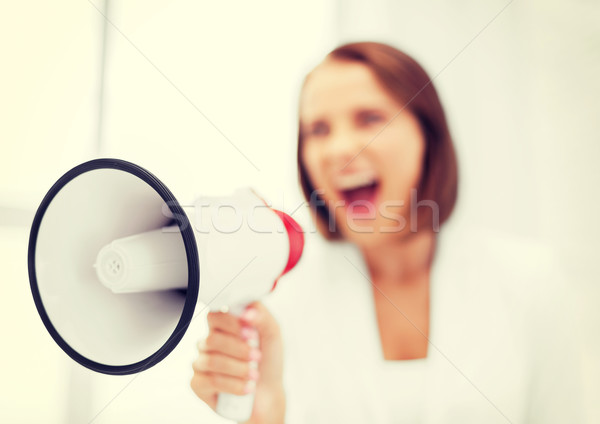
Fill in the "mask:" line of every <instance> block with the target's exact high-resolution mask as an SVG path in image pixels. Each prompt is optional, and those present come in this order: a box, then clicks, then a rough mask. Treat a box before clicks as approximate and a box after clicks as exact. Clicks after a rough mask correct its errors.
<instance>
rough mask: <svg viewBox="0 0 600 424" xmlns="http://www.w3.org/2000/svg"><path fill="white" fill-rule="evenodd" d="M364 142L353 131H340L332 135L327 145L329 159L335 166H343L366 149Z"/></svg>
mask: <svg viewBox="0 0 600 424" xmlns="http://www.w3.org/2000/svg"><path fill="white" fill-rule="evenodd" d="M364 145H365V140H363V139H362V138H361V137H360V136H359V135H358V134H357V133H356V132H354V131H351V130H338V131H336V132H334V133H332V134H331V138H330V140H329V143H327V157H328V159H329V161H330V162H332V163H334V164H341V165H342V166H343V165H344V164H346V163H347V162H348V161H350V160H352V159H353V158H354V157H355V156H356V155H357V154H359V153H360V151H361V150H362V149H363V148H364Z"/></svg>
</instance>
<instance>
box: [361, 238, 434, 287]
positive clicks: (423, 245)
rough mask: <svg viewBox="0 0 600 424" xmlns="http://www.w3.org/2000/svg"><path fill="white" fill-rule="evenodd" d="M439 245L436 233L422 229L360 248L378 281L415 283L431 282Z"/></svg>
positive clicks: (374, 280) (375, 281) (395, 283)
mask: <svg viewBox="0 0 600 424" xmlns="http://www.w3.org/2000/svg"><path fill="white" fill-rule="evenodd" d="M435 246H436V233H434V232H432V231H420V232H417V233H411V234H409V235H408V236H407V237H404V238H401V239H396V240H394V241H392V242H390V243H385V244H381V245H377V246H367V247H361V248H360V249H361V251H362V253H363V256H364V258H365V261H366V263H367V267H368V269H369V272H370V274H371V278H372V279H373V282H374V283H376V284H378V283H381V284H388V283H393V284H394V285H397V284H401V285H415V284H419V283H420V282H426V281H429V278H428V277H429V270H430V268H431V263H432V260H433V254H434V251H435Z"/></svg>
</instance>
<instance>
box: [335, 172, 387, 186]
mask: <svg viewBox="0 0 600 424" xmlns="http://www.w3.org/2000/svg"><path fill="white" fill-rule="evenodd" d="M375 182H377V175H376V174H375V172H371V171H366V172H355V173H353V174H345V175H338V176H337V177H336V178H335V181H334V183H335V186H336V188H337V189H338V190H352V189H355V188H359V187H366V186H370V185H371V184H373V183H375Z"/></svg>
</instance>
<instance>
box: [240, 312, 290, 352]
mask: <svg viewBox="0 0 600 424" xmlns="http://www.w3.org/2000/svg"><path fill="white" fill-rule="evenodd" d="M240 318H241V320H242V322H243V323H244V324H245V325H247V326H250V327H254V328H256V330H257V331H258V334H259V337H260V342H261V345H263V343H268V342H270V341H271V340H277V339H280V338H281V334H280V330H279V324H278V323H277V321H276V320H275V317H273V315H272V314H271V312H269V310H268V309H267V308H266V307H265V305H263V304H262V303H261V302H254V303H251V304H250V305H248V307H247V308H246V310H245V311H244V312H243V314H242V315H241V317H240Z"/></svg>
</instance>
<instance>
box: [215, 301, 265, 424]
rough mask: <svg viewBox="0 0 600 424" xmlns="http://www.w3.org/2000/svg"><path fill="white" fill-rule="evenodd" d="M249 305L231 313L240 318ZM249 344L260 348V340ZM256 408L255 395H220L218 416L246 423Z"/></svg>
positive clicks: (232, 310)
mask: <svg viewBox="0 0 600 424" xmlns="http://www.w3.org/2000/svg"><path fill="white" fill-rule="evenodd" d="M246 306H247V305H238V306H236V307H232V308H230V309H229V312H230V313H231V314H233V315H235V316H238V317H239V316H240V315H242V313H243V312H244V310H245V309H246ZM248 343H249V344H250V347H252V348H258V346H259V343H258V339H255V340H249V341H248ZM250 364H251V365H250V366H258V363H257V362H256V361H251V362H250ZM253 407H254V393H248V394H246V395H233V394H231V393H219V398H218V400H217V408H216V411H217V414H219V415H221V416H222V417H224V418H228V419H230V420H234V421H237V422H244V421H248V420H249V419H250V416H251V415H252V409H253Z"/></svg>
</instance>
